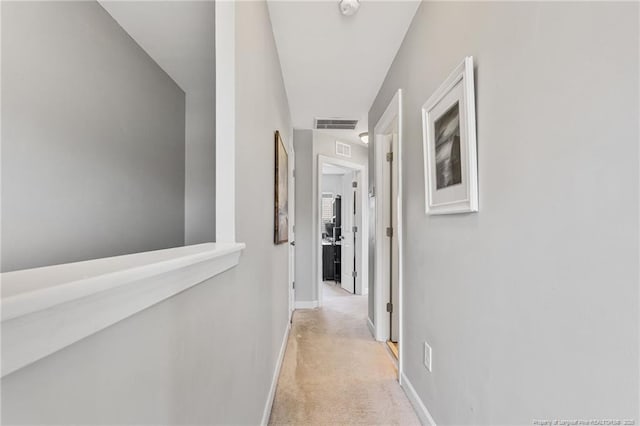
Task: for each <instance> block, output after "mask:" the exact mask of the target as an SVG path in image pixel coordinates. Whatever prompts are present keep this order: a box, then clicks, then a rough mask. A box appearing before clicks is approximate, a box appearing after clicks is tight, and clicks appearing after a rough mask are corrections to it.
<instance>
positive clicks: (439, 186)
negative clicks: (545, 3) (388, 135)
mask: <svg viewBox="0 0 640 426" xmlns="http://www.w3.org/2000/svg"><path fill="white" fill-rule="evenodd" d="M474 90H475V89H474V80H473V57H472V56H468V57H466V58H465V59H464V61H463V62H462V63H461V64H460V65H458V66H457V67H456V69H455V70H454V71H453V72H452V73H451V74H450V75H449V77H447V79H446V80H445V81H444V82H443V83H442V84H441V85H440V86H439V87H438V89H437V90H436V91H435V92H434V93H433V95H431V97H429V99H428V100H427V101H426V102H425V103H424V105H423V106H422V132H423V134H422V143H423V150H424V151H423V152H424V180H425V213H426V214H428V215H439V214H455V213H469V212H477V211H478V164H477V146H476V111H475V93H474Z"/></svg>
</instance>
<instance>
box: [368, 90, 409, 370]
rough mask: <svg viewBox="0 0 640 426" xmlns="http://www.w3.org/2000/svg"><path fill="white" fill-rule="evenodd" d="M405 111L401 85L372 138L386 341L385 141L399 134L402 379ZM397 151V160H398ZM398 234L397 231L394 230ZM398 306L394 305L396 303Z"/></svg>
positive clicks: (378, 327)
mask: <svg viewBox="0 0 640 426" xmlns="http://www.w3.org/2000/svg"><path fill="white" fill-rule="evenodd" d="M403 120H404V118H403V111H402V89H398V91H397V92H396V94H395V95H394V96H393V99H391V101H390V102H389V105H388V106H387V109H386V110H385V111H384V113H383V114H382V117H380V120H378V123H377V124H376V126H375V128H374V132H373V133H374V134H373V141H374V143H375V144H374V161H375V187H374V193H375V197H376V201H375V206H376V207H375V208H376V223H375V229H376V240H375V250H374V257H375V271H374V279H373V292H374V307H373V309H374V317H373V318H374V320H375V339H376V340H378V341H386V340H388V339H389V336H390V335H391V330H390V324H389V321H388V315H389V314H388V313H387V310H386V304H387V302H388V301H389V297H390V296H389V291H390V290H389V285H388V284H386V285H385V284H384V283H386V282H388V281H386V280H387V277H389V274H390V271H389V269H388V265H389V262H388V259H389V258H388V256H390V253H391V243H390V241H389V239H388V238H385V237H384V235H385V234H386V226H387V224H386V223H385V219H386V220H388V219H389V218H388V217H387V216H386V215H387V212H388V207H389V205H388V204H387V203H385V201H383V200H388V199H390V198H391V196H390V195H391V194H390V192H389V191H391V189H390V188H387V189H385V185H384V182H383V168H384V167H385V161H386V152H385V151H384V144H383V141H384V140H385V138H388V137H389V135H390V134H392V133H393V132H397V135H398V148H397V149H398V152H397V164H398V166H397V170H398V177H397V179H398V194H397V200H396V206H395V207H396V211H397V218H398V219H397V220H398V224H397V225H398V230H397V238H398V262H399V268H398V287H399V289H398V299H399V300H398V301H397V303H398V318H399V336H398V340H399V345H398V346H399V347H398V353H399V358H398V380H402V373H403V371H404V370H403V369H404V362H403V353H404V352H403V351H404V322H403V318H404V315H403V297H404V296H403V286H404V285H403V284H404V275H403V271H404V266H403V265H404V249H403V246H404V224H403V217H404V216H403V211H402V208H403V206H404V201H403V197H402V192H403V179H402V173H403V166H402V164H403V161H402V155H403V154H402V146H403V140H404V130H403V123H404V121H403ZM395 156H396V155H395V154H394V161H396V158H395ZM394 234H395V232H394ZM394 309H395V306H394Z"/></svg>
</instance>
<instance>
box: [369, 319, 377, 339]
mask: <svg viewBox="0 0 640 426" xmlns="http://www.w3.org/2000/svg"><path fill="white" fill-rule="evenodd" d="M367 325H368V326H369V331H370V332H371V335H372V336H373V338H374V339H375V338H376V326H375V325H373V323H372V322H371V318H367Z"/></svg>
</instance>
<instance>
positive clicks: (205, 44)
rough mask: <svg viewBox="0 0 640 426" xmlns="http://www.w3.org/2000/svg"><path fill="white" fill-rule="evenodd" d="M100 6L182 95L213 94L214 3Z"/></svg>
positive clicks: (108, 0)
mask: <svg viewBox="0 0 640 426" xmlns="http://www.w3.org/2000/svg"><path fill="white" fill-rule="evenodd" d="M99 3H100V4H101V5H102V7H103V8H104V9H105V10H106V11H107V12H109V14H110V15H111V16H112V17H113V19H115V20H116V21H117V22H118V24H120V26H121V27H122V28H123V29H124V30H125V31H126V32H127V33H128V34H129V35H130V36H131V38H133V39H134V40H135V41H136V42H137V43H138V44H139V45H140V47H142V49H144V51H145V52H147V54H148V55H149V56H151V58H153V60H154V61H156V63H157V64H158V65H159V66H160V67H161V68H162V69H163V70H164V71H165V72H166V73H167V74H169V76H170V77H171V78H172V79H173V80H174V81H175V82H176V83H177V84H178V86H180V88H181V89H182V90H184V92H185V93H187V94H190V93H198V94H209V95H213V93H215V92H214V88H215V56H214V55H215V10H214V7H215V4H214V2H212V1H113V0H99Z"/></svg>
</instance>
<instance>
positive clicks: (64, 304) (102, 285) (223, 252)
mask: <svg viewBox="0 0 640 426" xmlns="http://www.w3.org/2000/svg"><path fill="white" fill-rule="evenodd" d="M244 248H245V245H244V244H242V243H205V244H197V245H192V246H186V247H177V248H171V249H165V250H157V251H151V252H144V253H136V254H130V255H125V256H116V257H108V258H103V259H96V260H88V261H84V262H76V263H67V264H63V265H55V266H47V267H44V268H35V269H27V270H23V271H15V272H7V273H4V274H0V278H1V283H0V288H1V292H2V376H3V377H4V376H6V375H7V374H9V373H12V372H14V371H16V370H18V369H20V368H22V367H24V366H26V365H28V364H31V363H32V362H34V361H37V360H39V359H41V358H43V357H45V356H47V355H50V354H52V353H54V352H56V351H58V350H60V349H62V348H64V347H66V346H69V345H71V344H73V343H75V342H77V341H78V340H80V339H83V338H85V337H87V336H90V335H91V334H94V333H97V332H98V331H100V330H102V329H104V328H106V327H109V326H110V325H113V324H115V323H116V322H118V321H121V320H123V319H125V318H127V317H129V316H131V315H134V314H135V313H137V312H140V311H141V310H143V309H146V308H148V307H150V306H152V305H154V304H156V303H159V302H161V301H162V300H165V299H167V298H169V297H171V296H173V295H175V294H177V293H179V292H181V291H184V290H186V289H188V288H190V287H193V286H194V285H196V284H199V283H201V282H203V281H205V280H207V279H209V278H211V277H213V276H215V275H218V274H220V273H222V272H224V271H226V270H228V269H230V268H233V267H234V266H236V265H237V264H238V262H239V261H240V255H241V252H242V250H243V249H244Z"/></svg>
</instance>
